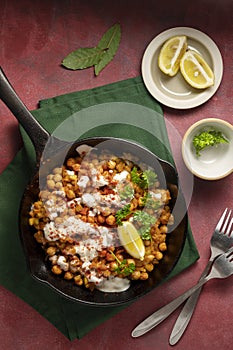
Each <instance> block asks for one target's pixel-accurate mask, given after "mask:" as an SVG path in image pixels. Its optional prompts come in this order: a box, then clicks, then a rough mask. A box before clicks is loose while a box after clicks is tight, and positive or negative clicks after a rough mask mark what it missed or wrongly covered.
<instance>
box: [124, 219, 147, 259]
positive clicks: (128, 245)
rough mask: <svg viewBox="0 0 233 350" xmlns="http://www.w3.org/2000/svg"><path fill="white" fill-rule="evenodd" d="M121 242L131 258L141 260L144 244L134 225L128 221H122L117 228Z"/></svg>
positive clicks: (143, 253)
mask: <svg viewBox="0 0 233 350" xmlns="http://www.w3.org/2000/svg"><path fill="white" fill-rule="evenodd" d="M117 232H118V236H119V239H120V242H121V244H122V245H123V247H124V248H125V250H126V251H127V253H129V254H130V255H131V256H132V257H133V258H135V259H140V260H143V258H144V255H145V246H144V243H143V241H142V239H141V236H140V235H139V233H138V231H137V229H136V228H135V226H134V225H133V224H132V223H131V222H129V221H123V223H122V225H121V226H118V228H117Z"/></svg>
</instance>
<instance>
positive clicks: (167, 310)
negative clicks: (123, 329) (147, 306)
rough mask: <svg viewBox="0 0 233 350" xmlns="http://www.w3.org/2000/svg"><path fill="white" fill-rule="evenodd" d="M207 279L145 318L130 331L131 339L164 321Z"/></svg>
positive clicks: (204, 279) (206, 279) (206, 278)
mask: <svg viewBox="0 0 233 350" xmlns="http://www.w3.org/2000/svg"><path fill="white" fill-rule="evenodd" d="M208 279H209V278H208V277H205V278H203V280H202V281H199V282H198V283H197V284H196V285H195V286H193V287H192V288H190V289H188V290H187V291H186V292H185V293H183V294H182V295H180V296H179V297H178V298H176V299H174V300H173V301H171V302H170V303H169V304H167V305H165V306H163V307H162V308H160V309H159V310H157V311H155V312H154V313H153V314H152V315H150V316H149V317H147V318H146V319H145V320H144V321H142V322H141V323H140V324H139V325H138V326H137V327H136V328H134V330H133V331H132V333H131V335H132V337H134V338H135V337H140V336H141V335H143V334H145V333H147V332H149V331H150V330H151V329H152V328H154V327H156V326H157V325H158V324H160V323H161V322H162V321H164V320H165V319H166V318H167V317H168V316H169V315H170V314H171V313H172V312H173V311H175V310H176V309H177V308H178V307H179V306H180V305H181V304H182V303H183V302H184V301H185V300H186V299H187V298H188V297H190V295H191V294H193V293H194V292H195V291H196V290H197V289H199V288H200V287H201V286H202V285H203V284H205V283H206V282H207V281H208Z"/></svg>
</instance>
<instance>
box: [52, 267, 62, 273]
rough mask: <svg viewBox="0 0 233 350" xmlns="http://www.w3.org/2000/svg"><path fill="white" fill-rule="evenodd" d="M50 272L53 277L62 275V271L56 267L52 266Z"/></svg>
mask: <svg viewBox="0 0 233 350" xmlns="http://www.w3.org/2000/svg"><path fill="white" fill-rule="evenodd" d="M52 272H53V273H54V274H55V275H60V274H61V273H62V269H61V268H60V267H59V266H58V265H53V267H52Z"/></svg>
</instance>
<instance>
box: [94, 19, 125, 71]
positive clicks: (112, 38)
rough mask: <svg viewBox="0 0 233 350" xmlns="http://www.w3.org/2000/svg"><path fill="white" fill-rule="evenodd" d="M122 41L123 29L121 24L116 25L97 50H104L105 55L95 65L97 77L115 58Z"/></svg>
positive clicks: (100, 42) (104, 36) (101, 40)
mask: <svg viewBox="0 0 233 350" xmlns="http://www.w3.org/2000/svg"><path fill="white" fill-rule="evenodd" d="M120 39H121V27H120V25H119V24H114V25H113V26H112V27H111V28H110V29H108V30H107V32H106V33H105V34H104V35H103V36H102V38H101V39H100V41H99V43H98V45H97V48H99V49H100V50H103V52H104V54H103V56H102V57H101V58H100V60H99V62H98V63H95V64H94V67H95V75H98V74H99V73H100V72H101V70H102V69H103V68H104V67H105V66H106V65H107V64H108V63H109V62H110V61H111V60H112V59H113V57H114V56H115V54H116V52H117V49H118V46H119V44H120Z"/></svg>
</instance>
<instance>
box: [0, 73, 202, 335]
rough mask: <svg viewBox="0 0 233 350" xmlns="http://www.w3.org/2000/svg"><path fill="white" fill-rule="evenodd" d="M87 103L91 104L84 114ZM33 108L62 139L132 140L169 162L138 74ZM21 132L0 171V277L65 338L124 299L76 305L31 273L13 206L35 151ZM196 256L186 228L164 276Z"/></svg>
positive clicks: (160, 124)
mask: <svg viewBox="0 0 233 350" xmlns="http://www.w3.org/2000/svg"><path fill="white" fill-rule="evenodd" d="M135 105H136V107H137V108H135ZM87 107H90V108H88V110H89V112H88V115H87V114H86V112H85V109H86V108H87ZM122 108H123V109H122ZM77 112H78V113H77ZM118 113H120V114H121V115H120V116H119V114H118ZM33 114H34V116H35V117H36V118H37V119H38V120H39V122H40V123H41V124H42V125H43V126H44V127H45V128H46V129H47V130H48V131H49V132H50V133H52V132H53V131H54V130H55V131H54V133H55V134H56V135H57V136H61V135H62V136H64V134H65V138H66V139H73V138H83V137H89V136H115V137H121V138H125V139H130V140H135V141H136V142H139V143H141V144H143V145H145V146H146V147H148V148H149V149H150V150H151V151H154V152H156V154H157V155H159V156H160V157H161V158H163V159H166V160H168V161H170V162H173V159H172V155H171V150H170V146H169V141H168V137H167V132H166V127H165V122H164V118H163V113H162V109H161V107H160V106H159V105H158V103H157V102H156V101H155V100H154V99H153V98H152V97H151V96H150V94H149V93H148V92H147V90H146V89H145V87H144V84H143V82H142V79H141V77H137V78H132V79H128V80H125V81H121V82H117V83H113V84H109V85H106V86H102V87H97V88H94V89H91V90H85V91H79V92H74V93H71V94H67V95H62V96H58V97H54V98H52V99H48V100H44V101H41V102H40V108H39V109H37V110H35V111H33ZM61 124H62V127H60V125H61ZM21 132H22V137H23V140H24V147H23V148H22V149H21V150H20V151H19V152H18V154H17V155H16V157H15V159H14V160H13V161H12V163H11V164H10V165H9V166H8V167H7V169H6V170H5V171H4V172H3V173H2V174H1V176H0V217H1V220H0V283H1V284H2V285H3V286H4V287H5V288H7V289H9V290H10V291H12V292H13V293H14V294H16V295H17V296H19V297H20V298H22V299H23V300H24V301H25V302H27V303H28V304H30V305H31V306H32V307H33V308H34V309H36V310H37V311H38V312H39V313H40V314H41V315H43V316H44V317H45V318H46V319H47V320H49V321H50V322H51V323H52V324H53V325H54V326H55V327H57V328H58V329H59V330H60V331H61V332H62V333H63V334H64V335H65V336H66V337H68V338H69V339H70V340H73V339H75V338H81V337H82V336H84V335H85V334H86V333H88V332H89V331H90V330H91V329H93V328H94V327H96V326H97V325H98V324H100V323H101V322H104V321H105V320H107V319H108V318H110V317H111V316H113V315H114V314H116V313H117V312H120V311H121V310H122V309H123V308H124V307H125V306H127V305H123V306H118V307H104V308H103V307H99V308H96V307H92V306H86V305H81V304H78V303H75V302H73V301H69V300H67V299H65V298H63V297H62V296H60V295H59V294H57V293H56V292H55V291H53V290H52V289H51V288H49V287H48V286H47V285H45V284H43V283H40V282H38V281H36V280H34V279H33V278H32V277H31V275H30V272H29V271H28V269H27V266H26V262H25V257H24V254H23V250H22V247H21V243H20V239H19V235H18V210H19V204H20V200H21V197H22V194H23V192H24V188H25V186H26V184H27V183H28V181H29V179H30V174H31V172H32V169H33V167H34V163H35V152H34V149H33V146H32V143H31V141H30V139H29V137H28V136H27V135H26V133H25V132H24V130H22V129H21ZM76 136H77V137H76ZM198 257H199V254H198V251H197V249H196V245H195V242H194V239H193V236H192V233H191V230H190V228H189V230H188V234H187V239H186V242H185V247H184V250H183V253H182V255H181V257H180V259H179V261H178V263H177V265H176V267H175V269H174V270H173V272H172V273H171V274H170V275H169V278H171V277H173V276H175V275H176V274H178V273H180V272H181V271H182V270H184V269H185V268H187V267H188V266H190V265H191V264H193V263H194V262H195V261H196V260H197V259H198Z"/></svg>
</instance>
